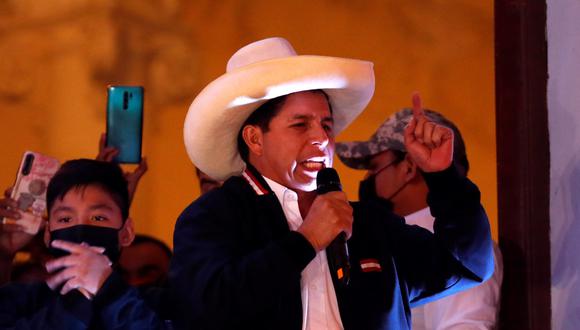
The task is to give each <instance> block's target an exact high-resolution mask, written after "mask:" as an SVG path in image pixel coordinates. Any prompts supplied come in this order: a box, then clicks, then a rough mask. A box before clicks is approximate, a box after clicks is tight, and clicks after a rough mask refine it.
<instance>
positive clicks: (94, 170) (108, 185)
mask: <svg viewBox="0 0 580 330" xmlns="http://www.w3.org/2000/svg"><path fill="white" fill-rule="evenodd" d="M91 185H96V186H99V187H100V188H101V189H103V190H104V191H105V192H107V193H108V194H109V195H110V196H111V198H112V199H113V201H114V202H115V204H117V206H118V207H119V209H120V210H121V214H122V215H123V221H125V220H126V219H127V218H128V217H129V190H128V188H127V180H126V179H125V176H124V175H123V171H122V170H121V168H120V167H119V166H118V165H116V164H113V163H109V162H103V161H99V160H93V159H75V160H69V161H67V162H66V163H64V164H63V165H62V166H61V167H60V169H59V170H58V171H57V172H56V174H55V175H54V176H53V177H52V179H51V180H50V182H49V184H48V188H47V192H46V205H47V209H48V214H49V217H50V210H51V208H52V206H53V205H54V202H55V201H56V199H57V198H58V199H60V200H62V198H63V197H64V196H65V195H66V194H67V193H68V192H69V191H70V190H71V189H77V188H81V189H82V188H86V187H87V186H91Z"/></svg>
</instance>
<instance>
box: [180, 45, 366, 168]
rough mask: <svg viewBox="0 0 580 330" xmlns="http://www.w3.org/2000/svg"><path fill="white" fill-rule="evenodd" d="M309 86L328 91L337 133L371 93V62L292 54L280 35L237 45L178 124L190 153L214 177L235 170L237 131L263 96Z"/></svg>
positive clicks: (237, 162)
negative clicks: (218, 74) (181, 124)
mask: <svg viewBox="0 0 580 330" xmlns="http://www.w3.org/2000/svg"><path fill="white" fill-rule="evenodd" d="M314 89H321V90H323V91H324V92H325V93H326V94H327V95H328V97H329V100H330V104H331V106H332V114H333V118H334V131H335V134H338V133H340V132H341V131H342V130H343V129H345V128H346V127H347V126H348V125H349V124H350V123H351V122H352V121H353V120H354V119H355V118H356V117H357V116H358V115H359V114H360V113H361V112H362V111H363V110H364V108H365V107H366V106H367V104H368V103H369V101H370V99H371V97H372V95H373V92H374V89H375V78H374V72H373V63H371V62H367V61H361V60H355V59H346V58H337V57H327V56H313V55H297V54H296V52H295V51H294V49H293V48H292V46H291V45H290V43H289V42H288V41H287V40H286V39H283V38H269V39H264V40H260V41H257V42H254V43H251V44H249V45H247V46H245V47H243V48H241V49H240V50H238V51H237V52H236V53H235V54H234V55H233V56H232V57H231V58H230V60H229V62H228V65H227V70H226V73H225V74H224V75H222V76H221V77H219V78H217V79H216V80H214V81H213V82H211V83H210V84H209V85H207V86H206V87H205V88H204V89H203V90H202V91H201V92H200V93H199V95H197V97H196V98H195V100H193V102H192V103H191V106H190V107H189V111H188V112H187V116H186V117H185V123H184V128H183V135H184V140H185V148H186V150H187V154H188V155H189V158H190V159H191V161H192V162H193V163H194V164H195V166H197V167H198V168H199V169H200V170H201V171H203V172H205V173H207V174H208V175H209V176H211V177H213V178H215V179H218V180H225V179H227V178H228V177H230V176H232V175H240V174H241V173H242V171H243V170H244V169H245V163H244V161H243V160H242V158H241V156H240V154H239V152H238V146H237V137H238V133H239V131H240V129H241V128H242V124H243V123H244V122H245V121H246V119H247V118H248V117H249V116H250V114H251V113H252V112H253V111H254V110H256V109H257V108H258V107H259V106H260V105H262V104H264V103H265V102H266V101H268V100H271V99H274V98H276V97H279V96H283V95H288V94H292V93H296V92H302V91H307V90H314Z"/></svg>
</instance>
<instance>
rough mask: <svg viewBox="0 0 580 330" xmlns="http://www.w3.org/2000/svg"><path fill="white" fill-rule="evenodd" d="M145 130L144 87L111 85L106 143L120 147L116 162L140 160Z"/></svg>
mask: <svg viewBox="0 0 580 330" xmlns="http://www.w3.org/2000/svg"><path fill="white" fill-rule="evenodd" d="M142 130H143V87H141V86H109V87H108V96H107V146H113V147H115V148H117V149H118V150H119V154H118V155H117V156H116V157H115V158H114V161H115V162H117V163H133V164H135V163H139V162H140V161H141V140H142Z"/></svg>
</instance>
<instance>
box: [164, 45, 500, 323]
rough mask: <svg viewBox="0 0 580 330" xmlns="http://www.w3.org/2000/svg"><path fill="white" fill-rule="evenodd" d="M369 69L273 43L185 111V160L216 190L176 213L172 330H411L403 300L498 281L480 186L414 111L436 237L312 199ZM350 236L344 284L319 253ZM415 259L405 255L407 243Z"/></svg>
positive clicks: (244, 59)
mask: <svg viewBox="0 0 580 330" xmlns="http://www.w3.org/2000/svg"><path fill="white" fill-rule="evenodd" d="M373 91H374V74H373V69H372V63H369V62H365V61H359V60H353V59H343V58H333V57H324V56H298V55H296V53H295V52H294V49H293V48H292V46H291V45H290V44H289V43H288V42H287V41H286V40H284V39H282V38H270V39H265V40H261V41H258V42H255V43H252V44H250V45H247V46H245V47H243V48H242V49H240V50H239V51H238V52H236V53H235V54H234V55H233V56H232V58H231V59H230V61H229V63H228V66H227V71H226V73H225V74H224V75H222V76H221V77H219V78H218V79H216V80H214V81H213V82H212V83H210V84H209V85H208V86H207V87H206V88H205V89H204V90H203V91H202V92H201V93H200V94H199V95H198V96H197V97H196V98H195V100H194V101H193V103H192V105H191V106H190V109H189V112H188V114H187V117H186V120H185V128H184V138H185V145H186V149H187V152H188V154H189V156H190V158H191V160H192V161H193V163H194V164H195V165H196V166H197V167H199V168H200V170H202V171H203V172H205V173H207V174H209V175H210V176H212V177H214V178H216V179H218V180H225V182H224V184H223V186H222V187H220V188H217V189H214V190H212V191H210V192H209V193H207V194H205V195H204V196H202V197H201V198H199V199H198V200H196V201H195V202H193V203H192V204H191V205H190V206H189V207H188V208H186V209H185V210H184V212H183V213H182V215H181V216H180V218H179V219H178V221H177V224H176V227H175V233H174V252H175V254H174V259H173V261H172V269H171V272H170V282H171V286H172V290H171V297H172V299H173V306H176V309H175V311H174V322H175V323H174V324H175V325H176V327H177V328H200V329H341V328H344V329H409V328H410V317H411V316H410V308H409V306H410V304H411V303H419V302H426V301H429V300H432V299H436V298H438V297H441V296H444V295H447V294H451V293H454V292H456V291H459V290H462V289H465V288H467V287H470V286H473V285H475V284H477V283H479V282H481V281H483V280H485V279H486V278H488V277H489V276H490V274H491V272H492V271H493V261H492V260H493V259H492V257H491V239H490V234H489V224H488V221H487V217H486V215H485V212H484V211H483V209H482V208H481V206H480V203H479V192H478V190H477V188H476V187H475V186H474V185H473V184H472V183H471V182H469V181H468V180H467V179H465V178H461V177H460V176H459V175H458V174H457V173H456V171H455V170H454V169H453V168H452V167H450V164H451V158H452V153H453V134H452V132H451V131H450V130H449V129H447V128H445V127H443V126H440V125H437V124H434V123H432V122H430V121H428V120H427V118H426V117H425V116H424V115H423V113H422V109H421V105H420V100H419V98H418V96H417V97H415V98H414V113H415V120H414V121H413V123H412V124H411V125H409V127H408V129H407V131H406V141H405V143H406V145H407V149H408V150H409V153H410V154H411V155H412V156H413V157H414V158H415V160H416V162H417V164H418V166H419V167H420V168H421V169H422V170H423V171H425V172H429V173H428V174H426V180H427V182H428V185H429V187H430V188H431V190H432V192H433V194H432V195H431V198H430V206H431V207H432V209H433V210H434V212H435V214H436V216H437V221H438V223H439V224H440V225H439V226H440V227H441V229H440V230H439V231H437V233H436V234H434V235H433V234H431V233H429V232H427V231H424V230H417V229H416V228H414V227H410V226H407V225H405V224H404V220H403V219H402V218H400V217H398V216H396V215H394V214H392V213H390V212H389V211H387V210H386V209H385V207H384V205H383V204H381V203H374V202H370V203H349V202H348V201H347V198H346V195H345V194H344V193H343V192H340V191H334V192H329V193H326V194H322V195H317V194H316V176H317V173H318V171H320V170H321V169H323V168H325V167H331V166H332V158H333V154H334V136H335V134H338V133H339V132H340V131H342V130H343V129H344V128H345V127H347V126H348V125H349V124H350V123H351V122H352V121H353V120H354V119H355V118H356V117H357V116H358V114H359V113H360V112H362V110H363V109H364V108H365V107H366V106H367V104H368V102H369V101H370V99H371V96H372V94H373ZM341 232H344V233H346V235H347V237H348V238H349V240H348V248H349V251H350V259H349V260H350V263H351V265H352V269H351V273H350V282H349V283H348V284H343V282H341V281H340V280H339V276H340V274H338V273H335V272H331V271H330V269H329V264H328V260H327V253H326V248H327V247H328V246H329V244H330V243H331V241H333V240H334V238H335V237H336V236H337V235H339V233H341ZM411 245H412V246H414V249H409V248H408V247H409V246H411Z"/></svg>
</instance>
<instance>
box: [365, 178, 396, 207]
mask: <svg viewBox="0 0 580 330" xmlns="http://www.w3.org/2000/svg"><path fill="white" fill-rule="evenodd" d="M376 178H377V175H376V174H373V175H371V176H369V177H368V178H366V179H364V180H362V181H361V182H360V184H359V187H358V199H359V200H360V201H361V202H369V201H380V202H381V203H382V204H383V205H386V206H387V207H388V208H389V209H390V210H392V209H393V202H391V201H390V200H388V199H384V198H382V197H381V196H379V195H377V187H376Z"/></svg>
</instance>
